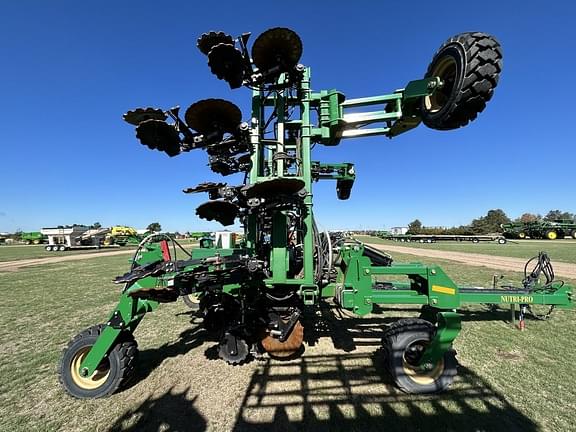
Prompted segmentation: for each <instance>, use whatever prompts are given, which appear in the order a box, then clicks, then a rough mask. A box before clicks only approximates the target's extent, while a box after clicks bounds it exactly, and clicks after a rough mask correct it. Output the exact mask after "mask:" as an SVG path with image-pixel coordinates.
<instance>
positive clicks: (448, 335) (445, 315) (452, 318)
mask: <svg viewBox="0 0 576 432" xmlns="http://www.w3.org/2000/svg"><path fill="white" fill-rule="evenodd" d="M437 323H438V327H437V329H436V334H435V335H434V337H433V338H432V340H431V341H430V344H429V345H428V347H427V348H426V351H424V353H423V354H422V358H421V359H420V362H419V366H421V367H423V368H424V369H432V368H433V367H434V365H435V364H437V363H438V362H439V361H440V360H441V359H442V358H443V357H444V354H445V353H446V352H447V351H448V350H450V349H452V342H454V339H456V337H457V336H458V334H459V333H460V330H461V329H462V323H461V318H460V314H458V313H456V312H439V313H438V315H437Z"/></svg>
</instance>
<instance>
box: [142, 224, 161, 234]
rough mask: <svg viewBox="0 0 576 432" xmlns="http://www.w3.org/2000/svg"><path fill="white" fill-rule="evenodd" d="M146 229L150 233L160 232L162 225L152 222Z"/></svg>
mask: <svg viewBox="0 0 576 432" xmlns="http://www.w3.org/2000/svg"><path fill="white" fill-rule="evenodd" d="M146 229H147V230H148V231H150V232H160V231H162V225H160V224H159V223H158V222H152V223H151V224H150V225H148V226H147V227H146Z"/></svg>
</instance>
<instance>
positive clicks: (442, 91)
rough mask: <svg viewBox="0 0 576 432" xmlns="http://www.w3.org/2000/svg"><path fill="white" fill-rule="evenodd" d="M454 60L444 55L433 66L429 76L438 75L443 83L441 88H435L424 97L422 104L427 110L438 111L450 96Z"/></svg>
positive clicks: (454, 68) (454, 70)
mask: <svg viewBox="0 0 576 432" xmlns="http://www.w3.org/2000/svg"><path fill="white" fill-rule="evenodd" d="M456 68H457V65H456V60H454V58H453V57H452V56H445V57H444V58H443V59H442V60H440V61H439V62H438V64H437V65H436V66H435V67H434V70H433V71H432V73H430V76H432V77H439V78H440V80H441V81H442V83H443V86H442V88H438V89H436V91H434V93H433V94H431V95H430V96H426V97H425V98H424V106H425V107H426V109H427V110H428V111H429V112H432V113H435V112H438V111H440V110H441V109H442V108H443V107H444V105H446V103H447V102H448V99H449V98H450V93H451V92H452V86H453V84H454V80H455V78H456V72H457V69H456Z"/></svg>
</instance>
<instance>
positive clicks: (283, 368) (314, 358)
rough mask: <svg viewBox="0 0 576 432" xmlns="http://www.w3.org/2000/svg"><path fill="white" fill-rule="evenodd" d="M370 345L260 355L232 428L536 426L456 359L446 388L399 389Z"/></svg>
mask: <svg viewBox="0 0 576 432" xmlns="http://www.w3.org/2000/svg"><path fill="white" fill-rule="evenodd" d="M383 364H384V358H383V355H382V353H381V351H380V350H379V351H377V352H376V353H347V354H340V355H309V356H305V357H303V358H301V359H298V360H296V361H293V362H290V363H278V362H273V361H271V360H267V361H266V362H265V363H264V364H263V365H262V366H261V367H260V368H259V370H258V371H256V372H255V373H254V374H253V376H252V379H251V381H250V384H249V386H248V389H247V391H246V394H245V397H244V400H243V402H242V406H241V409H240V411H239V413H238V415H237V418H236V423H235V425H234V427H233V429H232V430H233V431H235V432H241V431H269V430H278V431H307V430H310V431H312V430H313V431H350V430H362V431H372V430H374V431H387V432H388V431H402V432H408V431H507V432H509V431H520V430H521V431H524V432H530V431H537V430H539V428H538V426H537V425H536V424H535V423H534V422H532V420H530V419H529V418H527V417H525V416H524V415H523V414H522V413H520V412H519V411H518V410H517V409H516V408H514V407H513V406H512V405H511V404H509V403H508V402H506V400H505V398H504V397H503V395H502V394H500V393H498V392H497V391H496V390H494V389H493V388H491V387H490V385H489V384H488V383H487V382H486V381H484V380H482V379H481V378H480V377H478V375H476V374H475V373H474V372H472V371H471V370H469V369H467V368H464V367H461V368H460V376H459V378H458V379H457V381H456V382H455V384H454V388H453V389H452V390H449V391H446V392H444V393H442V394H439V395H407V394H404V393H401V392H400V391H399V390H397V389H395V388H394V387H393V384H392V383H391V378H390V377H389V375H388V374H387V373H386V372H385V371H384V370H383V368H382V366H381V365H383Z"/></svg>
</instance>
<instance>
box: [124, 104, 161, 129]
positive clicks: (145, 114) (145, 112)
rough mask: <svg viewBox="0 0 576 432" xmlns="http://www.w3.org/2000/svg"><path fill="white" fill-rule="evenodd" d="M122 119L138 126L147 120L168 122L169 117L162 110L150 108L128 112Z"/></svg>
mask: <svg viewBox="0 0 576 432" xmlns="http://www.w3.org/2000/svg"><path fill="white" fill-rule="evenodd" d="M122 118H123V119H124V121H125V122H126V123H130V124H131V125H134V126H138V125H139V124H140V123H142V122H143V121H146V120H166V118H167V116H166V114H165V113H164V111H162V110H161V109H158V108H151V107H148V108H136V109H135V110H131V111H128V112H127V113H126V114H124V115H123V116H122Z"/></svg>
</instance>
